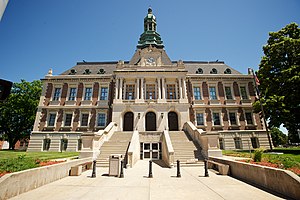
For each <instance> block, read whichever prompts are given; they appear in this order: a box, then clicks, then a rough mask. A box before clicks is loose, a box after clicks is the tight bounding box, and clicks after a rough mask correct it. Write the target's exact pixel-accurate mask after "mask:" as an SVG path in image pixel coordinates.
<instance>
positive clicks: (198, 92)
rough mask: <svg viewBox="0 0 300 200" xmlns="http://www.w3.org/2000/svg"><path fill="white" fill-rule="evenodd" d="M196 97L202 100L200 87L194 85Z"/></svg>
mask: <svg viewBox="0 0 300 200" xmlns="http://www.w3.org/2000/svg"><path fill="white" fill-rule="evenodd" d="M194 98H195V100H201V92H200V87H194Z"/></svg>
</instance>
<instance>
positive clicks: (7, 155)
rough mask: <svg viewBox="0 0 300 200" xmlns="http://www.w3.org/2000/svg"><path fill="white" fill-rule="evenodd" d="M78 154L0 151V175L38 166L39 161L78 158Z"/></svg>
mask: <svg viewBox="0 0 300 200" xmlns="http://www.w3.org/2000/svg"><path fill="white" fill-rule="evenodd" d="M78 155H79V153H78V152H62V153H60V152H24V151H11V150H1V151H0V173H1V172H17V171H21V170H25V169H30V168H35V167H38V166H39V163H40V162H41V161H47V160H53V159H58V158H67V157H73V156H78Z"/></svg>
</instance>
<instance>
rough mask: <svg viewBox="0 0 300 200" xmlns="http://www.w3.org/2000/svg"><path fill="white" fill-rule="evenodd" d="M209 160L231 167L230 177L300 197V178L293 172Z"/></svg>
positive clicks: (285, 194)
mask: <svg viewBox="0 0 300 200" xmlns="http://www.w3.org/2000/svg"><path fill="white" fill-rule="evenodd" d="M209 159H210V160H213V161H216V162H219V163H222V164H227V165H229V166H230V167H229V169H230V175H231V176H233V177H235V178H238V179H241V180H244V181H247V182H250V183H254V184H256V185H259V186H261V187H264V188H266V189H269V190H271V191H274V192H277V193H280V194H282V195H284V196H286V197H290V198H293V199H298V198H299V197H300V177H298V176H297V175H296V174H294V173H293V172H290V171H288V170H283V169H276V168H271V167H265V166H260V165H255V164H249V163H243V162H238V161H233V160H229V159H225V158H219V157H218V158H217V157H209Z"/></svg>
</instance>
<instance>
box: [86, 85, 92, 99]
mask: <svg viewBox="0 0 300 200" xmlns="http://www.w3.org/2000/svg"><path fill="white" fill-rule="evenodd" d="M91 98H92V88H90V87H88V88H85V93H84V100H91Z"/></svg>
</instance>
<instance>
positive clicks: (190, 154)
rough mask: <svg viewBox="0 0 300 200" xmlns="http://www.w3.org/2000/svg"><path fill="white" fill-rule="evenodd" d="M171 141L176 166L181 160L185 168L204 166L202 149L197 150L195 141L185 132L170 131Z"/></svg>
mask: <svg viewBox="0 0 300 200" xmlns="http://www.w3.org/2000/svg"><path fill="white" fill-rule="evenodd" d="M169 134H170V139H171V142H172V145H173V149H174V161H175V163H174V166H176V161H177V160H179V161H180V163H181V165H184V166H195V165H196V166H197V165H203V160H204V159H203V157H202V155H201V152H200V149H197V147H196V145H195V144H194V143H193V141H192V140H191V139H190V138H189V137H188V136H187V135H186V133H185V132H183V131H170V132H169Z"/></svg>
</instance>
